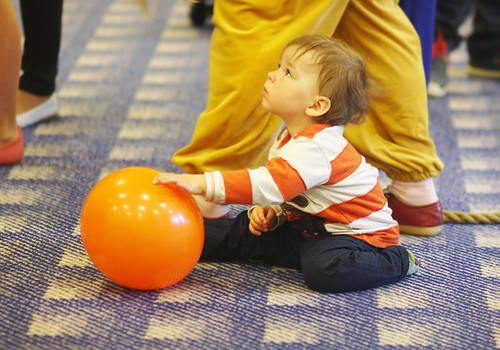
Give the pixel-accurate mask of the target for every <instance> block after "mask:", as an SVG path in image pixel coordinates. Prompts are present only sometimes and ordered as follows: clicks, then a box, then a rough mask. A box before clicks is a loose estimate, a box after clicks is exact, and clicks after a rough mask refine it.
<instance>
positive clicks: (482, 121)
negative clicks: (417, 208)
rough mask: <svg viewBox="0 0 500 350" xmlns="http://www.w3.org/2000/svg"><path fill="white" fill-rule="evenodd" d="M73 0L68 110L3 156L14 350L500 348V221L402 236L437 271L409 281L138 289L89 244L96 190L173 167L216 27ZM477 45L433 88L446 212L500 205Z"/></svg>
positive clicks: (297, 278)
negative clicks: (86, 211) (322, 287)
mask: <svg viewBox="0 0 500 350" xmlns="http://www.w3.org/2000/svg"><path fill="white" fill-rule="evenodd" d="M150 10H151V13H152V19H150V20H148V19H145V18H144V17H143V16H142V15H141V13H140V11H139V10H138V8H137V6H136V5H135V4H134V3H133V2H130V1H121V0H116V1H112V0H86V1H78V0H67V1H65V11H64V32H63V35H64V37H63V42H62V50H61V61H60V62H61V63H60V73H59V76H58V87H59V89H58V91H59V98H60V104H61V110H60V117H59V118H58V119H56V120H53V121H49V122H46V123H42V124H39V125H35V126H32V127H29V128H26V129H25V142H26V157H25V159H24V161H23V162H22V163H21V164H19V165H16V166H12V167H0V310H1V312H0V349H50V350H54V349H214V350H221V349H454V350H455V349H495V348H499V347H500V318H499V313H500V289H499V281H500V264H499V249H500V225H457V224H446V225H445V229H444V232H443V233H442V234H441V235H439V236H437V237H432V238H421V237H410V236H404V237H402V243H403V244H405V245H406V246H408V247H409V248H411V249H412V250H413V251H414V252H415V254H416V255H417V256H419V257H421V258H422V259H423V260H424V261H425V262H426V266H425V268H424V269H422V270H421V272H419V273H418V274H416V275H414V276H412V277H409V278H407V279H405V280H403V281H401V282H400V283H397V284H394V285H390V286H386V287H382V288H378V289H374V290H368V291H362V292H356V293H346V294H336V295H328V294H321V293H316V292H313V291H311V290H308V289H307V288H306V287H305V286H304V283H303V281H302V277H301V274H300V273H299V272H298V271H295V270H288V269H278V268H270V267H263V266H259V265H245V264H236V263H220V264H208V263H203V264H199V265H197V267H196V268H195V270H194V271H193V272H192V273H191V274H190V275H189V276H188V277H187V278H186V279H185V280H183V281H182V282H180V283H179V284H177V285H175V286H173V287H171V288H167V289H164V290H160V291H152V292H137V291H132V290H127V289H125V288H122V287H120V286H117V285H115V284H113V283H112V282H110V281H109V280H107V279H106V278H105V277H104V276H103V275H102V274H101V273H100V272H99V271H97V270H96V268H95V267H94V266H93V264H92V263H91V262H90V260H89V259H88V257H87V255H86V253H85V250H84V249H83V246H82V243H81V238H80V229H79V215H80V211H81V207H82V204H83V201H84V199H85V197H86V195H87V193H88V192H89V190H90V189H91V188H92V186H93V185H94V184H95V183H96V182H97V181H98V180H99V179H100V178H101V177H102V176H104V175H105V174H107V173H109V172H111V171H113V170H115V169H119V168H123V167H127V166H132V165H134V166H146V167H151V168H156V169H163V170H169V171H179V169H177V168H176V167H175V166H174V165H172V164H171V163H170V161H169V159H170V157H171V155H172V153H173V152H174V151H175V150H177V149H178V148H180V147H182V146H184V145H185V144H186V143H187V142H188V141H189V139H190V137H191V134H192V131H193V128H194V125H195V122H196V119H197V116H198V114H199V113H200V111H201V110H202V109H203V107H204V104H205V96H206V92H207V74H208V71H207V55H208V48H209V38H210V27H209V26H205V27H202V28H193V27H192V25H191V23H190V20H189V15H188V13H189V5H187V4H186V3H185V2H183V1H182V0H170V1H167V0H154V1H150ZM466 64H467V55H466V52H465V50H464V48H463V47H462V48H461V49H460V50H458V51H457V52H456V53H454V54H453V56H452V66H451V67H450V75H451V83H450V94H449V95H448V96H447V97H446V98H443V99H438V100H430V101H429V104H430V105H429V108H430V115H431V131H432V134H433V137H434V139H435V142H436V145H437V147H438V150H439V154H440V156H441V157H442V159H443V161H444V162H445V164H446V169H445V170H444V171H443V173H442V175H441V177H440V178H439V179H438V180H437V186H438V189H439V194H440V197H441V199H442V201H443V204H444V206H445V208H446V209H448V210H463V211H500V201H499V192H500V191H499V188H500V152H499V144H500V133H499V129H500V126H499V125H500V99H499V96H500V83H499V82H498V81H489V80H480V79H474V78H471V77H469V76H468V75H467V74H466V73H465V70H466Z"/></svg>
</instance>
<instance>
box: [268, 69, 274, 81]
mask: <svg viewBox="0 0 500 350" xmlns="http://www.w3.org/2000/svg"><path fill="white" fill-rule="evenodd" d="M274 76H275V71H270V72H269V73H267V79H269V80H270V81H273V80H274Z"/></svg>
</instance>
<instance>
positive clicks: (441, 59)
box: [427, 32, 448, 97]
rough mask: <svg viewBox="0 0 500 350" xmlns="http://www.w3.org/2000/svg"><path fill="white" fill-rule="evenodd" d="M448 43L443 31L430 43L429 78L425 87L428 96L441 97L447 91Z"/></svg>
mask: <svg viewBox="0 0 500 350" xmlns="http://www.w3.org/2000/svg"><path fill="white" fill-rule="evenodd" d="M447 65H448V45H447V44H446V41H445V40H444V37H443V33H442V32H438V33H437V38H436V40H435V41H434V44H433V45H432V63H431V79H430V81H429V86H428V87H427V93H428V94H429V96H430V97H443V96H444V95H446V93H447V92H448V73H447Z"/></svg>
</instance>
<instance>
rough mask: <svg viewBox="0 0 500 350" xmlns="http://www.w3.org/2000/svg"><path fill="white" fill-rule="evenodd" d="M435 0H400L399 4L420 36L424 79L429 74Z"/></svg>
mask: <svg viewBox="0 0 500 350" xmlns="http://www.w3.org/2000/svg"><path fill="white" fill-rule="evenodd" d="M436 5H437V0H426V1H421V0H401V1H400V2H399V6H401V8H402V9H403V11H404V12H405V13H406V15H407V16H408V18H409V19H410V21H411V23H412V24H413V26H414V27H415V30H416V31H417V33H418V36H419V38H420V44H421V47H422V58H423V62H424V70H425V81H426V82H427V83H428V82H429V79H430V76H431V61H432V43H433V42H434V25H435V22H436V20H435V18H436Z"/></svg>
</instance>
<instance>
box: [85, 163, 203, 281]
mask: <svg viewBox="0 0 500 350" xmlns="http://www.w3.org/2000/svg"><path fill="white" fill-rule="evenodd" d="M158 173H159V172H158V171H156V170H153V169H149V168H125V169H121V170H118V171H115V172H113V173H111V174H109V175H107V176H106V177H104V178H103V179H102V180H101V181H99V182H98V183H97V184H96V185H95V186H94V187H93V188H92V190H91V191H90V192H89V194H88V196H87V198H86V200H85V203H84V204H83V209H82V214H81V219H80V223H81V234H82V241H83V245H84V247H85V250H86V251H87V254H88V255H89V257H90V259H91V260H92V262H93V263H94V264H95V266H96V267H97V268H98V269H99V270H100V271H101V272H102V273H103V274H104V275H105V276H107V277H108V278H109V279H111V280H112V281H114V282H115V283H117V284H120V285H122V286H125V287H128V288H132V289H140V290H154V289H161V288H165V287H168V286H170V285H173V284H175V283H177V282H179V281H180V280H182V279H183V278H184V277H186V276H187V275H188V274H189V273H190V272H191V271H192V270H193V268H194V267H195V265H196V263H197V262H198V261H199V259H200V256H201V252H202V249H203V243H204V239H205V231H204V225H203V219H202V216H201V214H200V211H199V209H198V207H197V205H196V202H195V201H194V199H193V197H192V196H191V195H190V194H189V193H188V192H187V191H185V190H184V189H182V188H181V187H179V186H177V185H175V184H169V185H153V178H154V177H155V176H156V175H157V174H158Z"/></svg>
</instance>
